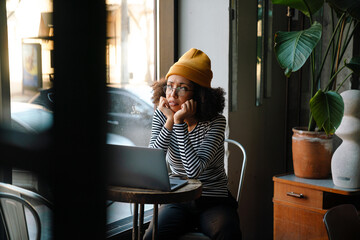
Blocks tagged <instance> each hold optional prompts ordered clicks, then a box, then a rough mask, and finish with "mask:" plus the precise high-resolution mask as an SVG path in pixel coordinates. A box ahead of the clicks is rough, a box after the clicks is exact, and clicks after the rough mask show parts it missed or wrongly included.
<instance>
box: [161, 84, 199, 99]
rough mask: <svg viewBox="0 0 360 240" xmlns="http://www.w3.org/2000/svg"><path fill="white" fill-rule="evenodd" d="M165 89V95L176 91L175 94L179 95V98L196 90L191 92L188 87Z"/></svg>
mask: <svg viewBox="0 0 360 240" xmlns="http://www.w3.org/2000/svg"><path fill="white" fill-rule="evenodd" d="M163 89H164V93H165V94H172V92H173V91H174V90H175V94H176V95H178V96H179V97H182V96H184V95H185V94H186V92H191V91H194V90H189V89H187V88H186V87H176V88H173V87H171V85H165V86H164V88H163Z"/></svg>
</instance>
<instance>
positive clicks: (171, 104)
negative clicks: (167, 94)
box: [169, 101, 178, 107]
mask: <svg viewBox="0 0 360 240" xmlns="http://www.w3.org/2000/svg"><path fill="white" fill-rule="evenodd" d="M177 105H178V104H177V103H176V102H174V101H169V106H170V107H174V106H177Z"/></svg>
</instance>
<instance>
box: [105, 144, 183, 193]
mask: <svg viewBox="0 0 360 240" xmlns="http://www.w3.org/2000/svg"><path fill="white" fill-rule="evenodd" d="M107 150H108V157H109V164H108V167H109V169H108V184H109V185H116V186H122V187H132V188H145V189H152V190H160V191H174V190H176V189H178V188H180V187H182V186H184V185H185V184H187V180H185V179H180V178H172V177H169V173H168V169H167V165H166V159H165V157H166V154H165V152H164V150H162V149H155V148H147V147H138V146H123V145H112V144H107Z"/></svg>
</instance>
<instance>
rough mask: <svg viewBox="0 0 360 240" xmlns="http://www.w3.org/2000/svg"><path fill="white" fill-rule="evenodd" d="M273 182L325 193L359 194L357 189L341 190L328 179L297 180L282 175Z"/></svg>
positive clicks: (274, 178) (296, 178)
mask: <svg viewBox="0 0 360 240" xmlns="http://www.w3.org/2000/svg"><path fill="white" fill-rule="evenodd" d="M273 181H274V182H283V183H288V184H291V185H297V186H302V187H307V188H312V189H318V190H321V191H325V192H334V193H338V194H343V195H357V194H360V189H359V188H341V187H337V186H335V185H334V183H333V181H332V179H331V178H328V179H307V178H299V177H296V176H295V175H294V174H282V175H277V176H274V177H273Z"/></svg>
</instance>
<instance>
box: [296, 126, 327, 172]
mask: <svg viewBox="0 0 360 240" xmlns="http://www.w3.org/2000/svg"><path fill="white" fill-rule="evenodd" d="M292 153H293V164H294V173H295V176H297V177H301V178H317V179H321V178H328V177H329V176H330V172H331V157H332V154H333V137H332V136H331V135H326V133H325V132H313V131H307V128H293V136H292Z"/></svg>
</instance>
